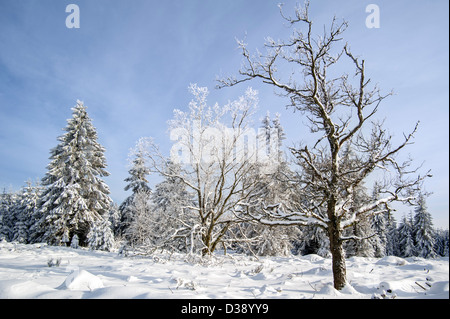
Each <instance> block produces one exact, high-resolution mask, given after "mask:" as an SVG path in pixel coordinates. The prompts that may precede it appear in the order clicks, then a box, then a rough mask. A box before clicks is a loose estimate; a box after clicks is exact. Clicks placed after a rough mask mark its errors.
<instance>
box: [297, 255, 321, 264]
mask: <svg viewBox="0 0 450 319" xmlns="http://www.w3.org/2000/svg"><path fill="white" fill-rule="evenodd" d="M302 259H303V260H308V261H310V262H313V263H314V262H318V261H322V260H323V257H320V256H319V255H316V254H309V255H305V256H302Z"/></svg>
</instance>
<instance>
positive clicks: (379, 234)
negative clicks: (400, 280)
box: [371, 182, 389, 257]
mask: <svg viewBox="0 0 450 319" xmlns="http://www.w3.org/2000/svg"><path fill="white" fill-rule="evenodd" d="M380 189H381V187H380V185H379V184H378V183H377V182H375V185H374V187H373V192H372V201H377V200H379V192H380ZM377 210H378V207H377ZM388 218H389V212H385V213H380V214H375V215H374V216H373V218H372V229H373V231H374V232H375V236H374V237H373V238H372V239H371V242H372V243H373V246H374V256H375V257H384V256H386V250H387V241H388V239H387V232H388V227H387V224H388Z"/></svg>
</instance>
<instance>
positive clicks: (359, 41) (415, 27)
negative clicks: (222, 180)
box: [0, 0, 449, 228]
mask: <svg viewBox="0 0 450 319" xmlns="http://www.w3.org/2000/svg"><path fill="white" fill-rule="evenodd" d="M278 2H279V1H257V0H232V1H230V0H215V1H210V0H209V1H207V0H184V1H182V0H178V1H175V0H170V1H152V0H133V1H125V0H95V1H85V0H71V1H61V0H20V1H17V0H1V1H0V187H12V188H13V189H19V188H20V187H21V186H22V185H24V183H25V181H26V180H27V179H32V180H35V179H40V178H41V177H42V176H43V175H44V174H45V171H46V166H47V164H48V162H49V159H48V157H49V150H50V149H51V148H52V147H54V146H55V145H56V144H57V140H56V138H57V136H59V135H61V134H62V133H63V132H62V128H63V127H65V126H66V119H68V118H70V117H71V110H70V109H71V107H73V106H74V105H75V104H76V100H77V99H80V100H82V101H84V102H85V105H86V106H87V107H88V113H89V115H90V117H91V118H92V119H93V123H94V126H95V127H96V128H97V131H98V135H99V141H100V143H101V144H102V145H104V146H105V148H106V150H107V151H106V158H107V162H108V171H109V172H110V173H111V176H109V177H108V178H106V179H105V180H106V182H107V183H108V184H109V186H110V188H111V191H112V194H111V196H112V198H113V199H114V200H115V201H116V202H118V203H120V202H121V201H122V200H123V199H124V198H125V197H126V196H127V193H126V192H124V191H123V188H124V187H125V183H124V181H123V180H124V178H126V176H127V170H128V167H127V157H128V151H129V149H130V148H131V147H133V146H134V144H135V142H136V141H137V140H138V139H139V138H140V137H142V136H152V137H154V138H155V140H156V141H157V142H158V143H159V144H160V145H161V147H162V149H163V150H166V151H167V150H168V149H169V148H170V146H171V141H170V140H169V135H168V132H167V125H166V123H167V121H168V120H169V119H171V118H172V111H173V109H174V108H180V109H185V108H186V107H187V104H188V102H189V101H190V99H191V96H190V95H189V92H188V86H189V84H190V83H198V85H200V86H207V87H209V88H210V91H211V93H210V96H209V101H210V102H211V103H213V102H216V101H217V102H219V104H225V103H226V102H227V101H228V100H231V99H235V98H237V97H238V96H239V95H242V94H243V93H244V91H245V89H246V88H247V86H252V87H253V88H255V89H257V90H258V91H259V92H260V114H259V116H262V115H263V114H265V113H266V111H267V110H269V111H270V112H271V113H272V114H274V113H275V112H279V113H281V122H282V124H283V125H284V127H285V130H286V133H287V136H288V140H287V141H286V145H287V146H289V145H292V143H295V142H298V141H301V140H308V135H309V131H308V129H307V128H306V127H305V125H304V123H306V121H305V119H304V118H302V116H301V114H299V113H295V114H293V113H292V111H291V110H286V109H285V107H284V106H285V104H286V101H284V100H283V99H281V98H279V97H277V96H274V94H273V90H272V88H271V87H267V86H263V85H261V83H259V82H256V81H255V82H247V83H245V84H243V85H242V86H237V87H234V88H226V89H222V90H215V89H214V87H215V85H216V84H217V82H216V81H215V80H216V78H217V76H220V75H233V74H237V71H238V69H239V67H240V65H241V61H242V59H241V56H240V53H239V50H238V49H237V44H236V40H235V39H236V38H239V39H242V38H245V39H246V42H247V43H248V44H249V48H250V49H251V50H254V49H256V48H257V47H258V48H260V49H262V45H263V43H264V38H265V37H267V36H271V37H272V38H275V39H277V38H286V37H287V36H288V35H289V34H290V30H289V29H288V28H287V27H286V25H285V24H284V22H283V20H282V19H281V18H280V14H279V11H278V7H277V4H278ZM284 2H285V4H284V9H285V10H286V12H288V13H289V12H292V9H293V8H294V6H295V2H294V1H284ZM311 2H312V3H311V5H310V16H311V18H312V19H313V21H314V22H315V25H316V27H317V30H318V32H321V31H322V26H323V24H328V22H329V21H330V19H331V18H332V17H333V16H334V15H336V16H337V18H345V19H346V20H347V21H349V24H350V26H349V28H348V30H347V32H346V33H345V34H344V36H345V41H347V42H348V43H349V44H350V46H351V49H352V51H353V53H354V54H356V55H359V56H361V57H363V58H364V59H365V60H366V69H367V73H368V75H369V76H370V77H371V78H372V79H373V81H374V82H376V83H379V86H380V87H381V89H382V90H383V91H384V92H389V91H390V90H394V92H395V95H394V96H392V97H391V98H389V99H387V100H385V103H384V104H383V105H382V106H381V109H380V111H379V113H378V118H380V119H385V125H386V127H387V128H388V129H389V131H390V132H391V133H392V134H393V135H394V140H398V141H399V140H400V139H401V138H402V136H403V133H407V132H409V131H411V130H412V128H413V127H414V125H415V122H416V121H417V120H420V121H421V125H420V129H419V132H418V133H417V135H416V138H415V144H414V145H411V146H410V147H409V148H408V149H406V154H405V155H407V154H408V153H409V154H410V155H411V157H413V158H414V160H415V161H416V163H418V164H420V163H422V162H424V168H430V169H431V170H432V173H433V175H434V177H433V178H432V179H429V180H428V181H427V182H426V185H425V186H426V190H427V191H429V192H433V193H434V194H433V195H432V196H431V197H430V198H429V199H428V202H427V203H428V207H429V211H430V212H431V213H432V215H433V217H434V222H435V226H437V227H443V228H448V213H449V209H448V208H449V200H448V197H449V196H448V195H449V170H448V166H449V139H448V138H449V134H448V133H449V120H448V117H449V91H448V85H449V76H448V69H449V63H448V61H449V59H448V58H449V40H448V39H449V34H448V27H449V16H448V9H449V8H448V6H449V4H448V1H446V0H436V1H427V2H425V1H376V0H371V1H361V0H351V1H350V0H349V1H332V0H321V1H311ZM70 3H74V4H77V5H78V6H79V8H80V28H79V29H68V28H66V25H65V20H66V17H67V16H68V15H69V13H66V12H65V8H66V6H67V5H68V4H70ZM370 3H375V4H377V5H378V6H379V8H380V22H381V24H380V28H379V29H368V28H367V27H366V26H365V19H366V17H367V15H368V13H366V12H365V8H366V6H367V5H368V4H370ZM410 210H411V208H400V209H399V214H403V213H404V212H405V213H408V212H409V211H410Z"/></svg>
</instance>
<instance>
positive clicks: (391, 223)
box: [386, 214, 400, 256]
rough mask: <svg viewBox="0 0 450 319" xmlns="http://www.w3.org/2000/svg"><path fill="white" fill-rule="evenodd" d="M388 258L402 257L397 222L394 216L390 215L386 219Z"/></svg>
mask: <svg viewBox="0 0 450 319" xmlns="http://www.w3.org/2000/svg"><path fill="white" fill-rule="evenodd" d="M386 229H387V230H386V256H400V252H399V240H400V238H399V234H398V230H397V221H396V220H395V218H394V215H393V214H388V216H387V219H386Z"/></svg>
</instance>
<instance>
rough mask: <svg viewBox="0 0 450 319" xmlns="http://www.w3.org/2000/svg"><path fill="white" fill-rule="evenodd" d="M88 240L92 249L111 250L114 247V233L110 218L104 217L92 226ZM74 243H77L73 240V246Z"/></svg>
mask: <svg viewBox="0 0 450 319" xmlns="http://www.w3.org/2000/svg"><path fill="white" fill-rule="evenodd" d="M87 242H88V247H89V248H90V249H96V250H105V251H111V250H112V249H113V248H114V244H115V242H114V234H113V232H112V229H111V222H110V221H109V218H102V219H100V220H99V221H97V222H95V223H94V224H93V225H92V226H91V228H90V230H89V233H88V235H87ZM72 244H73V245H75V244H74V243H73V240H72V243H71V246H72Z"/></svg>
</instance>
